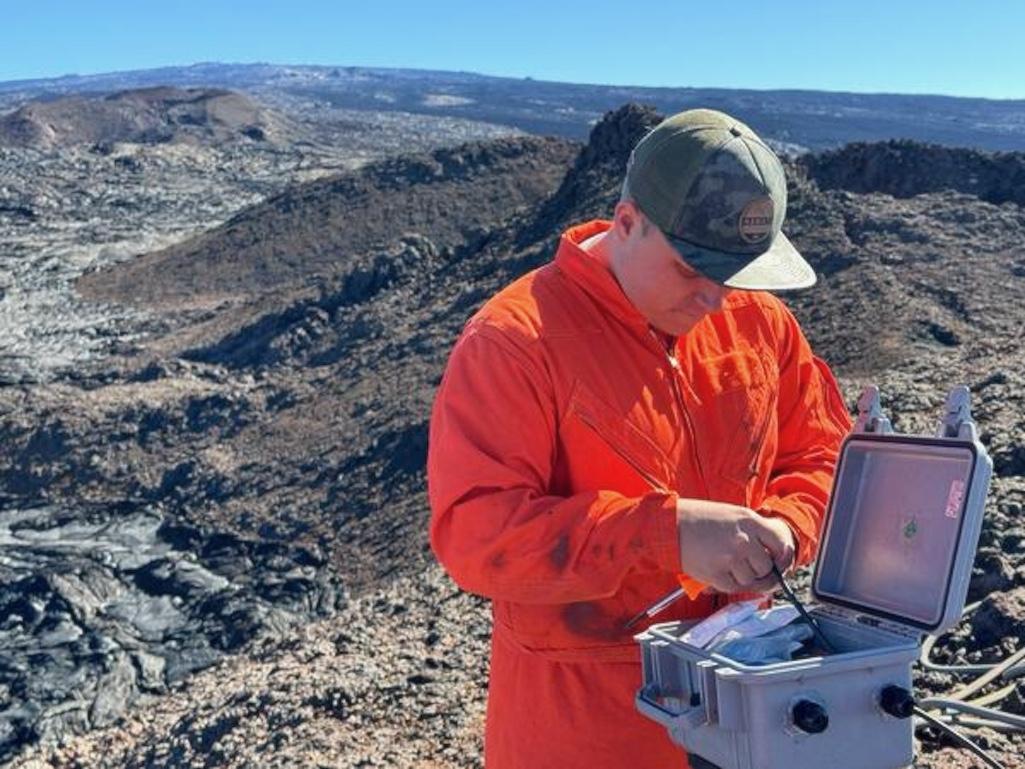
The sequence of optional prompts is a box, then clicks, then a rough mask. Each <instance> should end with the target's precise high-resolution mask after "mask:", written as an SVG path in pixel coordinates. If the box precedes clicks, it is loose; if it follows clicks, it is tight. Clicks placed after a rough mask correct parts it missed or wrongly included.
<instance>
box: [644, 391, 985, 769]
mask: <svg viewBox="0 0 1025 769" xmlns="http://www.w3.org/2000/svg"><path fill="white" fill-rule="evenodd" d="M859 407H860V409H861V415H860V417H859V420H858V425H857V426H856V428H855V431H854V432H852V433H851V434H850V435H849V436H848V437H847V439H846V440H845V441H844V443H843V446H842V447H841V451H840V458H839V461H838V464H837V472H836V477H835V481H834V484H833V491H832V494H831V495H830V501H829V506H828V508H827V513H826V525H825V528H824V531H823V536H822V543H821V548H820V552H819V557H818V560H817V562H816V568H815V574H814V579H813V583H812V593H813V594H814V596H815V599H816V601H817V603H816V604H815V605H813V606H811V607H809V612H810V613H811V614H812V616H814V617H815V618H816V619H817V621H818V623H819V625H820V626H821V629H822V632H823V634H824V635H825V636H826V638H827V640H828V641H829V643H830V645H832V646H833V647H835V649H836V652H835V653H833V654H826V655H824V656H816V657H809V658H805V659H799V660H793V661H790V662H780V663H773V664H768V665H746V664H743V663H740V662H737V661H735V660H732V659H729V658H727V657H724V656H722V655H719V654H715V653H709V652H706V651H704V650H703V649H701V648H698V647H696V646H692V645H690V644H688V643H685V642H684V641H681V640H680V637H681V636H682V635H683V634H684V632H685V631H686V630H687V629H688V628H689V627H690V624H685V623H678V622H671V623H662V624H656V625H653V626H652V627H650V628H648V629H647V630H646V631H644V632H643V633H640V634H639V635H637V636H636V640H637V641H638V642H639V643H640V646H641V658H642V667H643V684H642V686H641V689H640V691H639V692H638V694H637V699H636V703H637V708H638V710H640V712H641V713H643V714H644V715H646V716H648V717H650V718H652V719H654V720H656V721H658V722H659V723H661V724H663V725H664V726H665V727H666V728H667V729H668V731H669V734H670V736H671V738H672V739H673V740H674V741H675V742H677V743H679V744H680V745H681V746H686V748H687V750H688V751H689V752H691V753H696V754H697V755H700V756H702V757H703V758H705V759H707V760H708V761H710V762H712V763H713V764H716V765H717V766H719V767H722V769H781V768H783V767H785V768H786V769H820V768H821V767H830V769H897V768H898V767H904V766H907V765H909V764H910V763H911V762H912V760H913V754H912V752H913V729H912V719H911V718H910V717H898V716H895V715H891V712H892V711H893V710H894V709H893V708H890V709H889V710H890V712H887V710H885V709H884V707H883V706H882V692H883V691H884V689H886V688H887V687H899V689H898V690H897V691H899V690H903V691H905V692H909V693H910V691H911V664H912V663H913V662H914V661H915V660H916V659H917V658H918V655H919V648H920V644H921V639H922V637H923V634H926V633H929V634H940V633H943V632H945V631H946V630H947V629H949V628H950V627H952V626H953V625H954V624H956V623H957V622H958V620H959V619H960V617H961V612H962V610H963V608H964V601H965V597H966V594H967V590H968V582H969V578H970V576H971V568H972V563H973V561H974V559H975V550H976V546H977V543H978V538H979V532H980V530H981V527H982V518H983V511H984V507H985V499H986V493H987V491H988V488H989V478H990V473H991V470H992V462H991V461H990V459H989V457H988V455H987V454H986V451H985V448H984V447H983V446H982V444H981V443H980V442H979V441H978V438H977V435H976V431H975V425H974V423H973V422H972V421H971V415H970V413H969V411H968V391H967V389H966V388H957V389H955V390H954V391H953V392H952V393H951V395H950V397H949V398H948V400H947V413H946V415H945V418H944V420H943V422H942V423H941V425H940V430H939V437H924V436H912V435H896V434H892V432H890V430H889V422H888V421H887V420H886V419H885V418H884V417H882V415H881V412H880V411H879V408H878V392H877V391H875V389H874V388H870V389H869V390H868V391H866V394H865V395H864V396H863V397H862V400H861V402H860V403H859ZM891 693H892V692H891ZM809 713H811V714H812V716H814V717H811V718H809ZM822 715H825V717H826V719H827V722H824V721H823V719H822V717H821V716H822ZM823 726H824V728H822V727H823ZM809 729H810V731H809Z"/></svg>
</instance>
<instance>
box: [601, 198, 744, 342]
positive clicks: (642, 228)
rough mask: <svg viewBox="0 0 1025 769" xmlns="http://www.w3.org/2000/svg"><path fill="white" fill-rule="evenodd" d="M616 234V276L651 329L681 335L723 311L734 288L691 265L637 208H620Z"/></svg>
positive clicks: (629, 205)
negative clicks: (708, 276)
mask: <svg viewBox="0 0 1025 769" xmlns="http://www.w3.org/2000/svg"><path fill="white" fill-rule="evenodd" d="M613 230H614V232H613V233H611V234H612V235H613V237H614V240H615V242H614V250H613V252H612V259H611V261H612V269H613V272H614V273H615V275H616V278H617V280H618V281H619V285H620V287H621V288H622V289H623V293H625V294H626V296H627V298H628V299H629V300H630V302H631V303H632V304H633V305H634V307H636V308H637V310H638V312H640V313H641V314H642V315H643V316H644V317H645V318H647V319H648V322H649V323H650V324H651V325H652V326H654V327H655V328H657V329H659V330H660V331H664V332H665V333H667V334H672V335H674V336H679V335H681V334H685V333H686V332H688V331H690V329H692V328H693V327H694V326H695V325H696V324H697V323H698V321H700V320H701V319H702V318H704V317H705V316H706V315H708V314H709V313H710V312H715V311H716V310H718V309H719V308H720V307H721V306H722V303H723V300H724V299H725V298H726V295H727V294H728V293H729V291H730V289H728V288H724V287H723V286H721V285H719V284H718V283H715V282H714V281H711V280H709V279H708V278H706V277H704V276H702V275H701V274H700V273H698V272H696V271H695V270H693V269H691V268H690V267H689V266H687V265H686V264H685V263H684V262H683V260H682V259H681V258H680V255H679V254H678V253H677V252H676V249H674V248H673V247H672V245H671V244H670V243H669V241H668V240H666V237H665V235H663V234H662V232H661V230H659V229H658V227H656V226H655V225H653V224H651V223H650V222H648V221H647V219H645V218H644V215H643V214H642V213H641V212H640V210H639V209H638V208H637V207H636V206H635V205H634V204H633V203H631V202H629V201H627V202H623V203H620V204H619V205H617V206H616V214H615V222H614V224H613Z"/></svg>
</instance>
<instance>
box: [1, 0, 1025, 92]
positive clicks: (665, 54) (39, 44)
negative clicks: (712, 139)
mask: <svg viewBox="0 0 1025 769" xmlns="http://www.w3.org/2000/svg"><path fill="white" fill-rule="evenodd" d="M197 61H228V62H253V61H267V62H273V63H280V64H338V65H356V66H385V67H414V68H424V69H445V70H468V71H472V72H481V73H485V74H493V75H509V76H513V77H525V76H531V77H534V78H537V79H544V80H562V81H569V82H582V83H603V84H616V85H652V86H698V87H701V86H705V87H715V86H719V87H728V88H759V89H766V88H811V89H823V90H832V91H866V92H890V93H940V94H951V95H959V96H985V97H990V98H1025V2H1023V1H1022V0H1002V1H998V0H977V1H976V2H971V3H969V2H953V1H946V0H933V1H932V2H920V1H919V0H907V1H902V0H888V2H877V1H876V0H858V2H850V1H849V0H847V1H845V2H832V1H831V0H819V2H805V1H804V0H794V1H793V2H786V0H776V1H775V2H753V1H749V0H736V1H735V2H733V3H720V2H707V1H705V2H693V1H692V0H676V1H675V2H655V1H652V2H647V3H643V2H631V1H630V0H618V1H612V0H591V1H590V2H559V0H548V1H547V2H537V1H535V0H519V1H518V2H513V3H498V2H488V0H475V1H474V2H464V1H463V0H453V1H452V2H445V1H444V0H437V1H436V2H430V1H429V0H428V1H425V2H389V0H363V2H326V0H324V1H319V2H318V1H315V0H291V1H290V2H279V3H272V2H261V1H260V0H251V1H250V2H237V3H229V2H218V1H217V0H205V1H204V2H198V1H194V0H181V1H180V2H176V0H157V2H147V0H133V1H132V2H120V1H115V0H110V1H108V2H103V1H102V0H97V1H96V2H83V0H75V1H68V2H54V1H53V0H28V1H26V0H0V80H14V79H21V78H33V77H51V76H57V75H61V74H67V73H78V74H91V73H96V72H110V71H116V70H126V69H145V68H150V67H159V66H164V65H175V64H192V63H195V62H197Z"/></svg>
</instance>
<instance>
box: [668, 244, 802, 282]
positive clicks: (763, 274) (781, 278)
mask: <svg viewBox="0 0 1025 769" xmlns="http://www.w3.org/2000/svg"><path fill="white" fill-rule="evenodd" d="M667 238H668V240H669V242H670V243H671V244H672V245H673V247H674V248H675V249H676V250H677V252H678V253H679V254H680V256H681V257H682V258H683V260H684V261H685V262H686V263H687V264H688V265H689V266H691V267H693V268H694V269H695V270H697V271H698V272H700V273H701V274H702V275H704V276H705V277H706V278H708V279H709V280H714V281H715V282H716V283H719V284H721V285H723V286H726V287H728V288H741V289H746V290H748V291H793V290H796V289H800V288H808V287H810V286H814V285H815V281H816V279H817V278H816V275H815V270H814V269H812V266H811V265H810V264H808V263H807V262H806V261H804V258H803V257H802V256H801V255H800V254H799V253H798V252H797V249H796V248H794V244H793V243H791V242H790V240H789V239H788V238H787V236H786V235H784V234H783V233H782V232H780V233H779V234H777V235H776V239H775V240H773V241H772V245H771V246H770V247H769V250H768V251H765V252H763V253H761V254H756V255H751V254H731V253H726V252H724V251H714V250H712V249H709V248H702V247H701V246H696V245H694V244H693V243H688V242H687V241H686V240H681V239H679V238H674V237H672V236H667Z"/></svg>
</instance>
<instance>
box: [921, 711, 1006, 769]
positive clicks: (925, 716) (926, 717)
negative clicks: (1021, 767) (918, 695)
mask: <svg viewBox="0 0 1025 769" xmlns="http://www.w3.org/2000/svg"><path fill="white" fill-rule="evenodd" d="M915 715H916V716H918V717H919V718H921V719H922V720H923V721H925V722H926V723H928V724H929V725H930V726H935V727H936V728H937V729H940V730H941V731H944V732H946V733H947V734H949V735H950V736H951V737H953V738H954V739H955V740H956V741H957V742H959V743H960V744H961V746H962V747H965V748H968V750H970V751H972V753H974V754H975V755H977V756H978V757H979V758H981V759H982V760H983V761H985V762H986V765H987V766H991V767H992V768H993V769H1004V767H1003V765H1002V764H1000V763H999V762H998V761H997V760H996V759H995V758H993V757H992V756H990V754H989V753H987V752H986V751H985V750H983V749H982V748H980V747H979V746H978V745H976V744H975V743H974V742H972V741H971V740H970V739H968V738H967V737H965V736H964V735H963V734H961V732H959V731H957V729H955V728H954V727H952V726H949V725H948V724H945V723H943V722H942V721H940V719H938V718H936V717H935V716H933V715H931V714H929V713H927V712H926V711H924V710H922V708H920V707H918V705H915Z"/></svg>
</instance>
